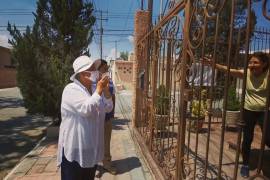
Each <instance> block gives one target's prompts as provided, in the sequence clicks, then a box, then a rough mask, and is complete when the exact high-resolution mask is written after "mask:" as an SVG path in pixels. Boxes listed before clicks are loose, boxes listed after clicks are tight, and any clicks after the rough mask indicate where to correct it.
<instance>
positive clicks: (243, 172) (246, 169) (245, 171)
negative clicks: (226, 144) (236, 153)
mask: <svg viewBox="0 0 270 180" xmlns="http://www.w3.org/2000/svg"><path fill="white" fill-rule="evenodd" d="M240 174H241V176H242V177H243V178H248V177H249V167H248V166H247V165H243V166H242V167H241V170H240Z"/></svg>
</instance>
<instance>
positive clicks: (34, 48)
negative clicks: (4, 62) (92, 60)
mask: <svg viewBox="0 0 270 180" xmlns="http://www.w3.org/2000/svg"><path fill="white" fill-rule="evenodd" d="M34 16H35V19H34V25H33V28H32V29H30V28H29V27H27V29H26V32H25V33H21V32H20V31H18V30H17V28H16V26H15V25H14V26H11V25H10V24H8V31H9V32H10V35H11V36H12V39H11V40H10V43H11V44H12V45H13V51H12V59H13V62H14V63H15V64H16V65H17V71H18V74H17V80H18V86H19V88H20V90H21V92H22V95H23V98H24V102H25V107H26V108H27V109H28V112H29V113H32V114H35V113H40V114H43V115H45V116H50V117H52V118H53V119H57V118H58V119H60V117H61V116H60V103H61V95H62V91H63V88H64V87H65V85H66V84H67V83H68V82H69V77H70V75H71V74H72V71H73V69H72V63H73V61H74V59H75V58H76V57H77V56H79V55H82V54H88V55H89V51H88V46H89V44H90V42H91V41H92V37H93V30H92V26H93V25H94V23H95V17H94V16H93V5H92V3H88V2H85V1H84V0H39V1H38V2H37V10H36V12H35V13H34Z"/></svg>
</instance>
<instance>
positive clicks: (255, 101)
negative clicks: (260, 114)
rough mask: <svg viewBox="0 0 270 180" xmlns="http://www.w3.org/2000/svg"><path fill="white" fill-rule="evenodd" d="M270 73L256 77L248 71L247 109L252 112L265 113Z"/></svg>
mask: <svg viewBox="0 0 270 180" xmlns="http://www.w3.org/2000/svg"><path fill="white" fill-rule="evenodd" d="M267 80H268V71H266V72H264V73H263V74H261V75H260V76H254V75H252V74H251V73H250V71H249V69H248V71H247V84H246V97H245V106H244V107H245V109H247V110H250V111H264V110H265V106H266V98H267V92H268V91H267V84H268V82H267Z"/></svg>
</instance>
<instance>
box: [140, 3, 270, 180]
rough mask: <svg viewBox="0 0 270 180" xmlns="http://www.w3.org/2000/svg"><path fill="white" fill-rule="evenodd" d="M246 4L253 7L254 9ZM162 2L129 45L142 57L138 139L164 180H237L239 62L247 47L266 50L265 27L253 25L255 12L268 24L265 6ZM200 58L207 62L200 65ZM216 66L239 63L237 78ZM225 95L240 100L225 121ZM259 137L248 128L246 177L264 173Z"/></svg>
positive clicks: (265, 154) (269, 40) (269, 41)
mask: <svg viewBox="0 0 270 180" xmlns="http://www.w3.org/2000/svg"><path fill="white" fill-rule="evenodd" d="M256 3H257V4H256ZM253 5H256V6H261V7H260V8H259V10H258V9H257V10H256V13H255V12H254V10H253V8H252V7H253ZM168 7H169V9H167V10H166V9H164V10H163V11H164V12H167V14H164V16H163V17H162V19H161V20H160V21H159V22H158V23H157V24H155V25H154V26H153V28H152V30H151V31H150V32H149V33H147V34H146V35H145V36H144V37H143V38H142V39H141V40H140V41H139V44H137V46H138V49H139V52H140V53H141V54H142V55H141V57H145V58H146V59H144V60H143V62H145V65H144V67H145V69H144V71H142V73H141V76H140V78H141V79H140V80H141V82H140V83H139V84H140V85H141V84H143V85H142V87H141V89H140V91H141V92H140V93H141V95H142V96H140V97H138V99H139V100H138V104H137V106H136V108H138V109H139V111H138V113H139V114H138V118H137V120H136V121H137V122H136V130H137V132H138V134H139V137H138V138H140V140H139V142H140V143H144V144H145V145H146V147H147V150H148V151H149V152H150V154H151V156H152V157H153V159H154V162H153V163H155V164H156V165H157V167H158V169H159V170H160V172H161V174H162V176H163V178H165V179H238V178H240V177H239V175H238V174H239V171H238V169H239V162H241V156H240V152H241V150H240V144H241V138H242V137H241V132H242V128H243V125H244V121H243V120H242V119H243V118H242V112H243V105H244V97H245V93H243V92H245V86H246V83H245V82H246V73H247V63H248V60H249V58H250V55H251V54H252V53H253V52H255V51H264V52H266V53H268V54H269V53H270V50H269V49H270V32H269V30H268V29H266V28H258V27H256V16H258V13H260V17H263V18H264V20H265V22H266V23H268V24H267V25H268V26H269V25H270V15H269V14H268V13H267V12H268V9H267V8H269V7H270V3H269V2H268V1H266V0H264V1H261V2H254V3H253V2H251V1H250V0H247V1H233V0H223V1H222V0H216V1H214V0H186V1H180V2H179V1H178V2H175V3H172V4H171V5H170V6H168ZM258 11H259V12H258ZM256 14H257V15H256ZM257 18H258V17H257ZM204 57H207V58H208V59H211V60H212V61H213V63H212V64H211V65H205V64H203V63H202V59H203V58H204ZM216 64H223V65H225V66H227V67H228V68H229V69H230V68H243V69H244V74H245V76H244V78H243V79H239V78H234V77H232V76H231V75H230V73H229V70H227V71H218V70H217V69H216V66H215V65H216ZM269 94H270V92H269ZM232 98H234V99H233V100H236V102H237V101H238V102H239V103H240V105H239V110H240V113H239V114H237V115H235V116H236V117H237V119H236V120H228V119H227V117H229V116H234V115H228V114H227V113H226V109H227V108H228V106H230V105H231V103H232V101H233V100H232ZM267 106H268V107H269V97H268V100H267ZM266 109H267V108H266ZM266 112H267V113H266V116H265V120H264V121H265V122H266V120H267V118H268V111H266ZM256 132H257V131H256ZM262 134H263V133H262ZM264 138H265V137H264V136H261V133H255V140H254V141H256V142H255V145H254V144H253V147H255V148H257V149H258V151H257V154H256V156H257V158H258V159H257V161H256V162H255V165H254V168H253V169H254V171H255V172H254V173H253V174H252V177H253V178H255V177H262V178H265V179H269V177H270V175H269V174H270V172H269V169H270V165H269V161H270V158H269V157H270V156H269V154H270V153H269V151H266V150H265V142H264ZM267 158H268V159H267Z"/></svg>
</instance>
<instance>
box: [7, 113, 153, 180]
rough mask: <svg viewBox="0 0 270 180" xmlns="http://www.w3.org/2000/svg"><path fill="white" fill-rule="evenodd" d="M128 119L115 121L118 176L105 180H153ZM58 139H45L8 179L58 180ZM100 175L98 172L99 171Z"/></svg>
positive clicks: (107, 175) (114, 151)
mask: <svg viewBox="0 0 270 180" xmlns="http://www.w3.org/2000/svg"><path fill="white" fill-rule="evenodd" d="M127 124H128V120H125V119H121V117H120V116H118V118H116V119H115V120H114V121H113V132H112V140H111V153H112V160H113V164H114V165H115V166H116V168H117V170H118V173H117V175H111V174H110V173H108V172H105V171H102V172H101V174H102V176H101V178H96V179H101V180H112V179H113V180H150V179H152V178H151V174H150V172H149V171H148V168H147V167H146V166H145V164H144V162H143V160H142V158H141V157H140V155H139V153H137V152H136V148H135V147H134V143H133V141H132V138H131V136H130V131H129V128H128V125H127ZM56 151H57V139H56V138H54V139H44V140H43V141H42V142H41V143H40V145H38V146H37V147H36V148H35V149H34V150H33V151H31V152H30V153H29V154H28V155H26V157H25V158H24V159H23V160H22V161H21V162H20V163H19V164H18V165H17V166H16V167H15V168H14V169H13V170H12V171H11V172H10V173H9V175H8V176H7V177H6V178H5V179H6V180H13V179H20V180H31V179H33V180H58V179H60V169H59V168H58V167H57V166H56ZM97 173H98V172H97Z"/></svg>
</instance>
